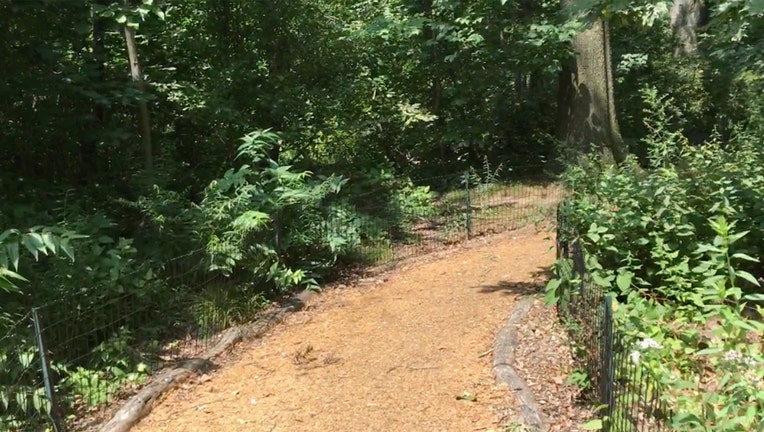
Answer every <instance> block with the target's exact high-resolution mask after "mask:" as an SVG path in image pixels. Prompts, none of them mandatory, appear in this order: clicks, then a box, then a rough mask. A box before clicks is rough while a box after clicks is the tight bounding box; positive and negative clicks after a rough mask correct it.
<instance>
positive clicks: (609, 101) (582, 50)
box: [558, 0, 627, 163]
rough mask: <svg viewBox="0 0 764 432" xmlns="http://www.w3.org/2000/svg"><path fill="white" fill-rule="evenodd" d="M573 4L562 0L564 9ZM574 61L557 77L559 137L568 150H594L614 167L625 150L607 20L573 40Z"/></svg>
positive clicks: (622, 156)
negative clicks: (610, 161) (615, 92)
mask: <svg viewBox="0 0 764 432" xmlns="http://www.w3.org/2000/svg"><path fill="white" fill-rule="evenodd" d="M574 2H575V0H563V1H562V5H563V7H567V6H568V5H570V4H572V3H574ZM572 45H573V51H574V52H575V59H574V60H572V61H571V62H570V64H568V65H565V66H564V67H563V70H562V73H561V77H560V93H559V95H558V97H559V108H560V116H559V119H558V120H559V137H560V138H561V139H562V140H563V141H564V142H565V143H566V145H567V146H568V148H569V149H575V150H577V151H578V152H579V153H588V152H590V151H591V150H592V149H594V148H596V149H599V150H601V151H603V152H604V153H606V154H609V155H610V156H612V158H613V160H614V161H615V162H616V163H621V162H623V161H624V160H625V159H626V155H627V152H626V149H625V145H624V141H623V138H622V137H621V132H620V129H619V127H618V119H617V116H616V111H615V96H614V93H613V68H612V60H611V57H610V55H611V54H610V34H609V28H608V23H607V21H606V20H604V19H601V18H598V19H597V20H596V21H595V22H594V23H593V24H592V26H591V28H589V29H587V30H585V31H583V32H581V33H579V34H577V35H576V36H575V37H574V38H573V43H572Z"/></svg>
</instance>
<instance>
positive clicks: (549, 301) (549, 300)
mask: <svg viewBox="0 0 764 432" xmlns="http://www.w3.org/2000/svg"><path fill="white" fill-rule="evenodd" d="M561 284H562V280H560V279H552V280H550V281H549V282H548V283H547V284H546V297H545V300H546V305H547V306H554V305H556V304H557V302H558V301H559V300H560V295H559V293H558V292H557V290H558V289H559V287H560V285H561Z"/></svg>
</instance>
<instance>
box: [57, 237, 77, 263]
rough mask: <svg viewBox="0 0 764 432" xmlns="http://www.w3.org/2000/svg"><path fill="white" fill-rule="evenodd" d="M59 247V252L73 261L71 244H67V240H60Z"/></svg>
mask: <svg viewBox="0 0 764 432" xmlns="http://www.w3.org/2000/svg"><path fill="white" fill-rule="evenodd" d="M59 246H61V250H62V251H64V253H65V254H66V255H67V256H68V257H69V258H70V259H71V260H72V261H74V248H72V245H71V243H69V239H61V244H60V245H59Z"/></svg>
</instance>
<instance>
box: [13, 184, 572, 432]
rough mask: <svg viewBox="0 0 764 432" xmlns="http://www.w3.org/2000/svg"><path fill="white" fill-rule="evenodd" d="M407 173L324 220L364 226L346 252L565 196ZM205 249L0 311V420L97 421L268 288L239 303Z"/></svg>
mask: <svg viewBox="0 0 764 432" xmlns="http://www.w3.org/2000/svg"><path fill="white" fill-rule="evenodd" d="M406 182H407V185H404V186H405V187H409V188H410V189H411V191H410V194H409V196H408V197H407V199H406V202H402V203H396V202H392V203H391V200H394V199H395V197H394V196H392V197H391V196H385V194H386V193H389V191H385V190H374V191H370V192H368V193H366V194H359V193H356V194H353V195H352V197H353V198H352V199H353V201H352V202H351V204H352V205H353V206H354V207H353V211H352V212H351V213H350V214H352V217H347V213H346V214H338V215H336V217H328V218H326V220H325V221H324V223H323V224H319V225H318V226H320V227H322V228H320V229H323V230H324V231H325V233H324V234H327V235H328V234H331V232H345V233H346V232H347V231H354V232H357V233H358V236H356V238H357V239H358V240H359V241H358V242H357V244H355V245H353V247H351V248H346V252H345V253H344V254H343V256H341V257H340V260H345V261H348V262H353V263H359V262H360V263H364V264H379V263H385V262H390V261H394V260H398V259H401V258H406V257H411V256H414V255H420V254H423V253H427V252H429V251H433V250H436V249H438V248H441V247H443V246H444V245H448V244H452V243H457V242H460V241H463V240H466V239H469V238H472V237H476V236H481V235H485V234H491V233H500V232H504V231H508V230H513V229H516V228H519V227H522V226H524V225H527V224H529V223H533V222H537V221H538V222H540V221H543V220H548V219H549V218H550V217H553V215H554V212H555V209H556V208H557V203H558V202H559V201H560V200H561V199H562V197H563V189H562V187H561V186H560V185H559V184H557V183H555V182H553V181H549V180H548V179H546V180H527V179H526V180H522V181H521V180H514V181H501V180H497V179H485V178H480V177H478V176H475V175H474V174H469V173H460V174H456V175H450V176H442V177H437V178H429V179H421V180H417V181H413V182H410V181H406ZM398 186H400V185H398ZM417 197H418V198H417ZM346 237H347V236H346ZM204 257H205V251H204V250H197V251H193V252H189V253H187V254H185V255H183V256H180V257H177V258H176V259H173V260H170V261H169V262H166V263H163V264H164V265H163V275H162V276H161V277H158V278H157V277H148V276H147V277H145V278H144V277H143V276H142V274H143V273H142V272H146V274H147V275H149V274H150V272H152V271H155V270H156V269H152V268H148V267H146V268H139V269H137V270H134V271H133V272H132V273H134V274H130V275H127V276H130V277H126V278H125V279H126V280H130V281H132V283H134V284H135V286H132V287H128V288H127V289H125V290H122V289H120V290H114V289H107V290H101V289H84V290H83V291H81V292H77V293H76V294H71V295H68V296H65V297H63V298H60V299H57V300H56V301H54V302H50V303H47V304H44V305H39V306H37V307H34V308H31V309H30V311H29V313H28V314H26V315H25V316H23V317H18V318H16V319H11V318H9V317H4V316H2V315H0V331H3V332H4V333H5V334H0V432H5V431H48V430H53V431H57V432H58V431H64V430H70V431H71V430H91V429H92V426H90V425H88V423H89V422H91V421H92V420H98V419H99V417H102V416H103V412H102V409H103V407H104V406H106V405H108V404H110V403H113V402H114V401H115V400H119V399H124V398H125V397H127V396H128V395H130V394H131V393H133V392H134V391H135V390H136V389H137V388H138V387H140V386H141V384H142V383H143V382H145V381H146V380H147V379H148V378H149V377H150V375H151V374H152V373H154V372H156V371H157V370H159V369H161V368H163V367H165V366H166V365H168V364H172V363H175V362H177V361H181V360H183V359H187V358H192V357H195V356H198V355H199V354H201V353H203V352H204V351H206V350H207V349H209V348H210V347H211V346H212V345H213V344H214V343H216V342H217V341H218V338H219V335H220V333H221V331H222V330H224V329H226V328H228V327H230V326H231V325H233V322H234V321H236V322H243V321H244V322H245V321H247V320H250V319H252V318H254V317H255V315H256V314H257V312H258V310H259V308H260V305H261V303H259V301H261V300H262V297H260V298H256V297H257V296H258V295H260V293H257V292H253V293H252V302H251V304H248V303H245V304H242V303H241V301H238V302H236V303H235V307H234V309H232V306H231V303H230V302H228V301H227V300H228V299H227V298H226V296H228V295H229V293H232V292H235V291H236V289H238V288H240V287H241V283H240V282H241V281H237V280H234V279H231V278H226V277H223V276H222V275H220V274H218V273H214V272H213V273H210V272H208V271H207V269H206V266H205V265H204V264H203V263H204V262H205V259H204ZM122 276H125V275H122ZM189 293H190V294H192V295H189ZM158 299H160V300H161V301H157V300H158ZM222 309H224V312H221V310H222ZM0 312H2V311H1V310H0ZM232 313H233V314H234V315H235V316H234V317H232V316H231V314H232Z"/></svg>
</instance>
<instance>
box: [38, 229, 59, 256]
mask: <svg viewBox="0 0 764 432" xmlns="http://www.w3.org/2000/svg"><path fill="white" fill-rule="evenodd" d="M41 237H42V242H43V243H44V244H45V247H46V248H47V249H48V250H49V251H51V252H53V253H54V254H55V253H57V252H58V238H57V237H56V236H54V235H53V234H52V233H49V232H44V233H42V234H41Z"/></svg>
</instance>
